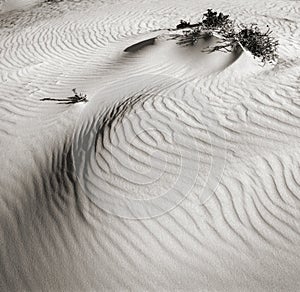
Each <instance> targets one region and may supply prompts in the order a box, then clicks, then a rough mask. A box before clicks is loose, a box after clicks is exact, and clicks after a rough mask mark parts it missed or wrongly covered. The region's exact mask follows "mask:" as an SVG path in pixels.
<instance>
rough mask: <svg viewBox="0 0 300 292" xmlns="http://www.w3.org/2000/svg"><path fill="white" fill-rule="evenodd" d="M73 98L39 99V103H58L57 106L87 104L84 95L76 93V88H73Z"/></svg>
mask: <svg viewBox="0 0 300 292" xmlns="http://www.w3.org/2000/svg"><path fill="white" fill-rule="evenodd" d="M72 91H73V92H74V96H68V97H66V98H49V97H48V98H41V99H40V100H41V101H58V103H59V104H71V103H77V102H88V100H87V96H86V94H85V95H83V94H82V93H79V94H78V93H77V91H76V88H73V89H72Z"/></svg>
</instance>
